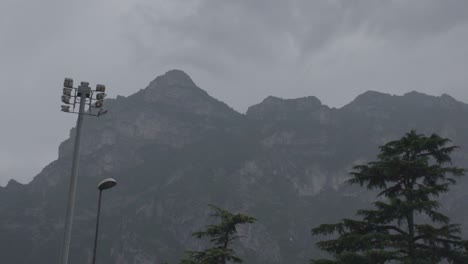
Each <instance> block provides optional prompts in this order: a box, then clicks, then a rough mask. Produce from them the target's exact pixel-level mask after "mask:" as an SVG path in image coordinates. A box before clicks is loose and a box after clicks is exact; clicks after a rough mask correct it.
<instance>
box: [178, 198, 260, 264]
mask: <svg viewBox="0 0 468 264" xmlns="http://www.w3.org/2000/svg"><path fill="white" fill-rule="evenodd" d="M210 207H211V210H212V214H211V216H212V217H216V218H219V219H220V221H221V222H220V223H219V224H213V225H208V226H207V227H206V229H205V230H203V231H199V232H195V233H193V236H194V237H197V238H199V239H201V238H204V237H207V238H210V242H211V243H213V244H214V246H213V247H211V248H208V249H205V250H203V251H188V252H187V253H188V255H189V256H188V258H187V259H183V260H182V261H181V262H180V264H226V263H227V262H228V261H230V262H235V263H242V259H240V258H239V257H237V256H235V252H234V250H233V249H232V243H233V242H234V241H235V240H237V239H238V238H239V236H238V235H237V226H238V225H242V224H250V223H254V222H255V221H256V219H255V218H253V217H250V216H248V215H244V214H232V213H230V212H228V211H226V210H223V209H220V208H219V207H216V206H214V205H210Z"/></svg>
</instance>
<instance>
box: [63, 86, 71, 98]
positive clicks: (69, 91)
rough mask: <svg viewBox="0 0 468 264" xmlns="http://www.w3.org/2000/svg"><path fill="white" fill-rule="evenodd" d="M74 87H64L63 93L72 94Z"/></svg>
mask: <svg viewBox="0 0 468 264" xmlns="http://www.w3.org/2000/svg"><path fill="white" fill-rule="evenodd" d="M72 92H73V88H68V87H66V88H63V95H68V96H72Z"/></svg>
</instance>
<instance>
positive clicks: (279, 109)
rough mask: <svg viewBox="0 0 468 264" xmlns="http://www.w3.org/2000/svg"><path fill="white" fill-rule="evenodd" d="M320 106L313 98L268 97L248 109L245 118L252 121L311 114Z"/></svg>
mask: <svg viewBox="0 0 468 264" xmlns="http://www.w3.org/2000/svg"><path fill="white" fill-rule="evenodd" d="M322 106H323V105H322V103H321V102H320V100H319V99H318V98H317V97H315V96H308V97H302V98H297V99H282V98H279V97H275V96H269V97H267V98H265V100H263V101H262V102H261V103H260V104H257V105H254V106H251V107H249V109H248V110H247V116H248V117H250V118H254V119H265V118H269V117H276V118H280V117H282V116H284V117H285V116H288V115H290V114H298V113H306V112H308V113H312V112H315V111H316V110H318V109H320V108H321V107H322Z"/></svg>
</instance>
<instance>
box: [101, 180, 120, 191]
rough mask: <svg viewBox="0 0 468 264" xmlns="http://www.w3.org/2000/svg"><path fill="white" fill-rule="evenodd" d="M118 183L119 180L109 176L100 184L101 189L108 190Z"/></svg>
mask: <svg viewBox="0 0 468 264" xmlns="http://www.w3.org/2000/svg"><path fill="white" fill-rule="evenodd" d="M115 185H117V181H116V180H114V179H112V178H107V179H105V180H103V181H102V182H100V183H99V184H98V189H99V191H103V190H107V189H110V188H112V187H114V186H115Z"/></svg>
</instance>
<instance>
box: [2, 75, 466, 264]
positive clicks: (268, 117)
mask: <svg viewBox="0 0 468 264" xmlns="http://www.w3.org/2000/svg"><path fill="white" fill-rule="evenodd" d="M389 98H390V99H389ZM452 99H453V98H452ZM452 99H451V97H450V98H449V97H447V96H444V95H443V96H440V97H431V96H427V95H421V94H418V93H409V94H406V95H402V96H392V95H385V94H383V93H378V92H377V93H376V92H367V94H365V95H364V94H363V95H362V96H361V98H360V99H359V100H358V101H357V102H354V104H353V105H351V106H348V107H342V108H330V107H328V106H326V105H323V104H322V103H321V102H320V100H319V99H317V98H316V97H305V98H298V99H281V98H278V97H267V98H266V99H265V100H263V101H262V102H261V103H259V104H257V105H254V106H252V107H251V108H250V109H249V111H247V113H246V114H240V113H238V112H236V111H235V110H233V109H232V108H230V107H229V106H227V105H226V104H224V103H222V102H220V101H218V100H216V99H215V98H213V97H211V96H209V94H208V93H206V92H205V91H203V90H202V89H201V88H199V87H198V86H196V84H195V83H194V82H193V81H192V79H191V78H190V77H189V76H188V75H186V74H185V73H183V72H182V71H178V70H177V71H170V72H168V73H166V75H162V76H159V77H157V78H156V79H154V80H153V81H152V82H150V84H149V85H148V87H147V88H145V89H143V90H140V91H139V92H137V93H135V94H133V95H130V96H128V97H118V98H116V99H108V100H107V101H106V105H107V106H108V108H109V114H107V115H105V116H103V117H102V118H99V119H90V118H88V119H86V121H85V124H84V125H85V126H84V130H83V131H84V133H83V141H82V142H83V147H82V150H83V152H82V155H81V163H80V169H79V181H78V193H77V207H76V216H77V217H76V220H75V224H74V225H75V229H74V231H73V232H74V233H73V234H74V237H73V242H72V243H73V245H74V246H73V247H72V257H73V259H80V260H83V258H87V259H89V258H90V254H91V248H90V247H89V245H90V241H92V237H93V224H94V220H95V218H94V217H95V209H96V208H95V206H96V204H95V201H96V199H97V191H96V184H97V182H99V181H100V180H102V179H103V178H106V177H113V178H115V179H117V181H118V182H119V185H118V188H115V190H114V189H113V190H112V191H109V192H108V193H106V201H104V202H105V204H106V206H105V207H104V208H103V222H105V223H107V224H106V225H105V229H103V234H102V247H101V249H100V250H102V252H103V253H102V255H101V256H102V258H103V259H102V261H103V262H107V263H116V264H124V263H134V262H135V261H137V263H155V262H156V263H161V262H163V261H169V262H171V263H175V262H176V261H177V260H178V259H180V257H182V255H183V253H184V250H190V249H195V248H200V247H202V246H203V245H204V242H198V241H196V240H195V239H193V238H191V236H190V234H191V233H192V232H193V231H196V230H197V229H199V228H200V227H202V226H204V225H205V224H206V223H207V221H209V220H208V215H209V211H208V208H207V207H206V205H207V204H208V203H215V204H217V205H219V206H222V207H224V208H227V209H229V210H232V211H236V212H245V213H248V214H251V215H252V216H254V217H257V218H258V219H259V221H258V222H257V223H256V224H255V226H253V227H249V228H248V229H242V230H240V231H241V234H244V235H246V237H245V238H242V239H241V241H240V243H239V244H237V245H236V249H237V250H238V252H239V253H240V254H241V255H242V256H245V259H246V260H247V261H249V262H251V263H259V264H266V263H268V264H277V263H278V264H279V263H305V262H306V261H307V260H308V259H310V258H311V257H312V255H315V254H319V253H318V252H317V251H316V250H314V249H312V248H313V243H314V240H313V238H312V237H311V236H310V235H309V234H310V233H309V231H310V228H311V227H313V226H314V225H316V224H318V223H322V222H326V221H333V220H336V218H339V217H344V216H349V215H350V214H352V212H353V210H354V209H355V208H359V207H362V205H365V204H367V202H368V200H367V199H368V198H367V197H368V196H366V195H364V194H363V193H362V192H360V191H358V190H356V189H353V188H349V187H347V186H346V185H343V182H344V181H345V180H346V179H347V174H348V173H349V171H350V170H351V168H352V166H353V165H356V164H360V163H362V162H364V161H366V160H369V159H372V158H373V157H374V155H375V153H376V151H377V147H378V146H379V145H381V144H384V143H385V142H387V141H389V140H393V139H396V138H398V137H400V136H402V135H403V134H404V133H405V132H407V131H408V130H409V129H417V130H418V132H421V133H439V134H441V135H442V136H446V137H450V138H451V139H453V140H454V142H455V143H456V144H457V145H460V146H462V149H461V150H460V152H457V156H456V157H455V159H454V160H455V162H457V163H458V164H461V165H465V166H466V165H468V162H467V160H468V151H467V150H465V148H466V149H468V136H465V135H468V122H467V121H468V115H467V114H465V112H464V111H465V108H466V104H463V103H457V101H455V102H454V101H453V100H452ZM191 100H193V101H191ZM382 100H383V101H382ZM355 101H356V100H355ZM359 101H361V102H359ZM382 102H383V103H382ZM414 102H417V103H414ZM351 103H352V102H351ZM348 105H349V104H348ZM459 109H461V110H460V112H457V111H458V110H459ZM405 111H406V112H405ZM428 113H429V116H428ZM448 117H451V118H448ZM74 133H75V131H74V129H72V130H71V131H70V138H69V139H67V140H66V141H65V142H63V143H62V144H61V145H60V148H59V153H60V155H59V157H58V159H57V160H56V161H53V162H52V163H50V164H49V165H48V166H46V167H45V168H44V169H43V170H42V172H41V173H40V174H38V175H37V176H36V177H35V178H34V179H33V181H32V182H31V183H29V184H24V185H22V184H17V183H15V181H11V183H10V184H8V186H7V187H4V188H0V215H2V216H3V217H2V218H0V234H3V236H2V237H0V247H2V248H4V249H5V250H4V252H5V253H4V254H5V255H4V256H2V257H1V258H2V260H4V259H6V260H7V262H6V263H30V262H31V261H35V262H34V263H38V264H42V263H44V264H46V263H50V262H51V261H53V260H55V259H56V258H58V256H57V254H58V253H57V252H58V249H59V241H60V238H61V235H62V231H63V230H62V228H63V214H64V212H65V201H64V199H65V198H66V192H67V189H68V181H69V173H70V167H71V153H72V147H73V145H72V143H73V137H74ZM466 186H468V183H467V182H466V181H461V183H460V187H459V188H458V189H459V191H457V192H454V193H452V194H451V196H450V199H452V200H453V201H451V200H450V199H448V200H447V202H446V204H447V210H448V208H457V210H459V211H468V210H465V209H467V208H465V207H466V206H465V207H463V204H461V203H460V202H459V201H463V200H462V199H463V198H464V197H465V195H464V192H463V189H464V188H465V187H466ZM18 189H19V190H20V191H18ZM449 200H450V201H449ZM455 205H456V206H455ZM464 219H468V216H467V215H466V214H456V215H455V220H461V221H460V222H463V220H464ZM77 230H80V232H77ZM272 249H274V250H272ZM85 260H86V259H85Z"/></svg>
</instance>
